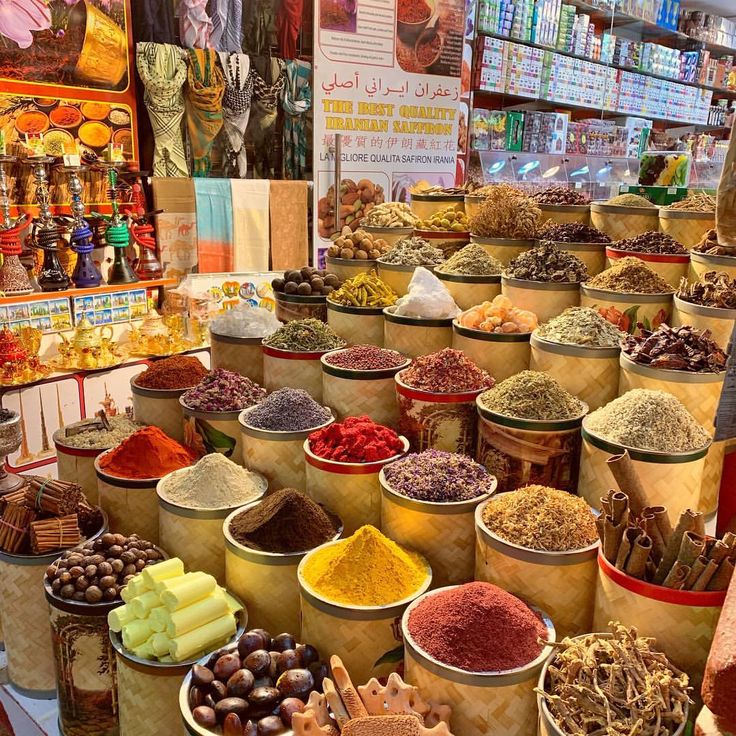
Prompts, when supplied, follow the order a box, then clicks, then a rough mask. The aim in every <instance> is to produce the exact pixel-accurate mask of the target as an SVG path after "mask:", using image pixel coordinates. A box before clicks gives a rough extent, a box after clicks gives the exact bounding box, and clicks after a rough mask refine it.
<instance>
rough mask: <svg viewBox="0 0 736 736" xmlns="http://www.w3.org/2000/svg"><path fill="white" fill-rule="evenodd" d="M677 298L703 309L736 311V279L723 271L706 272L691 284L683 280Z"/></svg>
mask: <svg viewBox="0 0 736 736" xmlns="http://www.w3.org/2000/svg"><path fill="white" fill-rule="evenodd" d="M677 296H678V297H679V298H680V299H682V300H683V301H686V302H690V303H691V304H700V305H701V306H704V307H717V308H718V309H736V279H732V278H731V277H730V276H729V275H728V274H727V273H725V272H723V271H720V272H719V271H708V273H704V274H703V276H702V277H701V279H700V281H697V282H695V283H692V284H691V283H689V282H688V280H687V279H683V280H682V281H681V282H680V288H679V289H678V291H677Z"/></svg>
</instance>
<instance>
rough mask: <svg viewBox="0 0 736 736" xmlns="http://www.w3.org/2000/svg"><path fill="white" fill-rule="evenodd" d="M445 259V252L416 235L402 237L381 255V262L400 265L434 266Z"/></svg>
mask: <svg viewBox="0 0 736 736" xmlns="http://www.w3.org/2000/svg"><path fill="white" fill-rule="evenodd" d="M444 260H445V254H444V253H443V252H442V251H441V250H440V249H439V248H435V247H434V246H433V245H430V243H429V242H428V241H427V240H425V239H424V238H418V237H416V236H414V237H411V238H402V239H401V240H399V242H398V243H396V245H394V247H393V248H391V250H389V251H388V253H384V255H382V256H381V262H382V263H393V264H396V265H402V266H436V265H437V264H439V263H442V262H443V261H444Z"/></svg>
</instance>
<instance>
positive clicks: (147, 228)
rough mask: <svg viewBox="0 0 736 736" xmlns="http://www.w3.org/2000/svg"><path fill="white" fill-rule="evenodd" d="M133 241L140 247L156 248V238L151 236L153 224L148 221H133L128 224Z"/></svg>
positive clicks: (153, 249)
mask: <svg viewBox="0 0 736 736" xmlns="http://www.w3.org/2000/svg"><path fill="white" fill-rule="evenodd" d="M130 232H131V234H132V235H133V241H134V242H135V243H136V245H139V246H140V247H141V248H148V249H149V250H152V251H155V250H156V238H154V237H153V235H152V233H153V225H151V223H150V222H142V223H133V224H132V225H131V226H130Z"/></svg>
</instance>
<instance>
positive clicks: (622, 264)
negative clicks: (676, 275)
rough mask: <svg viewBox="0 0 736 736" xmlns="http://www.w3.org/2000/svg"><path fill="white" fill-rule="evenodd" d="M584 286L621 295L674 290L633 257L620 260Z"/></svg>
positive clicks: (660, 292) (664, 292)
mask: <svg viewBox="0 0 736 736" xmlns="http://www.w3.org/2000/svg"><path fill="white" fill-rule="evenodd" d="M585 285H586V286H589V287H591V288H593V289H605V290H606V291H616V292H619V293H621V294H671V293H672V292H673V291H674V288H673V287H672V286H670V285H669V284H668V283H667V282H666V281H665V280H664V279H663V278H662V277H661V276H660V275H659V274H658V273H656V272H655V271H652V269H651V268H649V266H647V265H646V263H644V262H643V261H640V260H639V259H638V258H634V257H633V256H627V257H626V258H622V259H621V260H619V261H616V263H614V264H613V266H611V267H610V268H607V269H606V270H605V271H601V273H599V274H596V275H595V276H593V278H591V279H590V280H589V281H587V282H586V284H585Z"/></svg>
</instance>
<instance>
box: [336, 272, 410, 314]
mask: <svg viewBox="0 0 736 736" xmlns="http://www.w3.org/2000/svg"><path fill="white" fill-rule="evenodd" d="M328 299H329V301H331V302H333V303H335V304H342V305H343V306H346V307H374V308H378V307H381V308H383V307H390V306H391V305H392V304H395V303H396V300H397V299H398V296H397V294H396V292H395V291H394V290H393V289H392V288H391V287H390V286H389V285H388V284H387V283H386V282H385V281H382V280H381V279H379V278H378V276H377V275H376V272H375V271H371V272H370V273H359V274H358V275H357V276H353V278H352V279H348V280H347V281H345V283H343V285H342V286H341V287H340V288H339V289H338V290H337V291H333V292H332V294H330V296H329V297H328Z"/></svg>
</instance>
